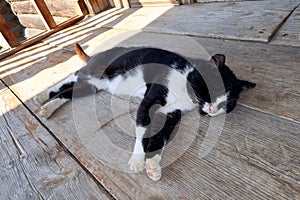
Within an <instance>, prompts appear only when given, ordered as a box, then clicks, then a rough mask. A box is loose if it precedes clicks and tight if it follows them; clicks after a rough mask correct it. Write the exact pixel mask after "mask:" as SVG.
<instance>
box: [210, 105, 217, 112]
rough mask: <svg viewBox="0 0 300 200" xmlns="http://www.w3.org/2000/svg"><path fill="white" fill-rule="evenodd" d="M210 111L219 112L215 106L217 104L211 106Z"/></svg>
mask: <svg viewBox="0 0 300 200" xmlns="http://www.w3.org/2000/svg"><path fill="white" fill-rule="evenodd" d="M209 112H210V113H215V112H217V109H216V108H215V106H209Z"/></svg>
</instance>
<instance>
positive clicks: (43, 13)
mask: <svg viewBox="0 0 300 200" xmlns="http://www.w3.org/2000/svg"><path fill="white" fill-rule="evenodd" d="M31 3H32V4H33V6H34V7H35V9H36V11H37V13H38V15H39V16H40V19H41V21H42V22H43V24H44V26H45V27H46V29H47V30H51V29H54V28H55V27H56V23H55V21H54V19H53V17H52V15H51V13H50V11H49V9H48V7H47V5H46V3H45V1H44V0H31Z"/></svg>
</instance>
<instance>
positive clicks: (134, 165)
mask: <svg viewBox="0 0 300 200" xmlns="http://www.w3.org/2000/svg"><path fill="white" fill-rule="evenodd" d="M128 165H129V168H130V170H131V171H134V172H135V173H137V172H140V171H143V170H144V168H145V154H133V155H132V156H131V158H130V159H129V161H128Z"/></svg>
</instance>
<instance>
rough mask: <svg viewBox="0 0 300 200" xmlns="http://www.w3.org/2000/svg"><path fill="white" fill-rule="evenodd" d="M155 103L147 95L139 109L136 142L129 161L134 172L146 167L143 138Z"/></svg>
mask: <svg viewBox="0 0 300 200" xmlns="http://www.w3.org/2000/svg"><path fill="white" fill-rule="evenodd" d="M154 104H155V103H154V102H151V101H150V100H149V98H147V97H145V98H144V99H143V101H142V103H141V105H140V107H139V109H138V111H137V120H136V130H135V134H136V136H135V137H136V138H135V144H134V149H133V153H132V156H131V158H130V159H129V162H128V164H129V166H130V170H132V171H134V172H139V171H143V170H144V168H145V152H144V149H143V145H142V140H143V137H144V135H145V133H146V130H147V128H146V127H147V126H148V125H149V124H150V121H151V119H150V115H149V110H150V108H151V106H152V105H154Z"/></svg>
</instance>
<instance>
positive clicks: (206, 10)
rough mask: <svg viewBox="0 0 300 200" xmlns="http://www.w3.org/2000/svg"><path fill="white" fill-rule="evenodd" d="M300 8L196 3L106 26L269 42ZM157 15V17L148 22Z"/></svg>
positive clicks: (142, 12) (147, 11) (137, 13)
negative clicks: (281, 25) (285, 20)
mask: <svg viewBox="0 0 300 200" xmlns="http://www.w3.org/2000/svg"><path fill="white" fill-rule="evenodd" d="M297 5H298V2H296V1H292V0H291V1H279V0H277V1H275V2H274V1H257V2H255V3H253V2H249V1H243V2H228V3H209V4H200V5H199V4H194V5H184V6H180V7H174V8H172V9H170V10H169V11H168V12H165V13H163V14H160V13H158V11H159V9H161V8H148V7H147V8H140V9H139V10H137V9H136V10H134V9H130V10H127V11H126V12H124V14H123V16H122V17H121V18H119V19H118V20H116V21H114V22H113V23H109V24H107V25H105V26H104V27H109V28H112V27H113V28H120V29H126V30H128V29H129V30H132V29H133V30H136V29H137V28H140V27H141V28H144V29H145V30H147V28H151V27H152V28H153V27H157V32H160V33H167V34H181V35H189V36H205V37H212V38H225V39H235V40H247V41H260V42H268V41H269V40H270V38H271V37H272V35H273V34H274V31H276V30H277V28H278V25H279V24H280V23H281V22H282V21H283V20H284V19H285V17H287V16H288V15H289V14H290V12H291V11H292V10H293V9H294V8H295V7H296V6H297ZM154 15H156V18H155V19H154V20H153V21H151V20H149V19H152V18H153V16H154ZM183 16H190V17H183ZM149 21H150V22H149ZM116 24H117V25H116ZM140 24H141V26H140Z"/></svg>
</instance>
